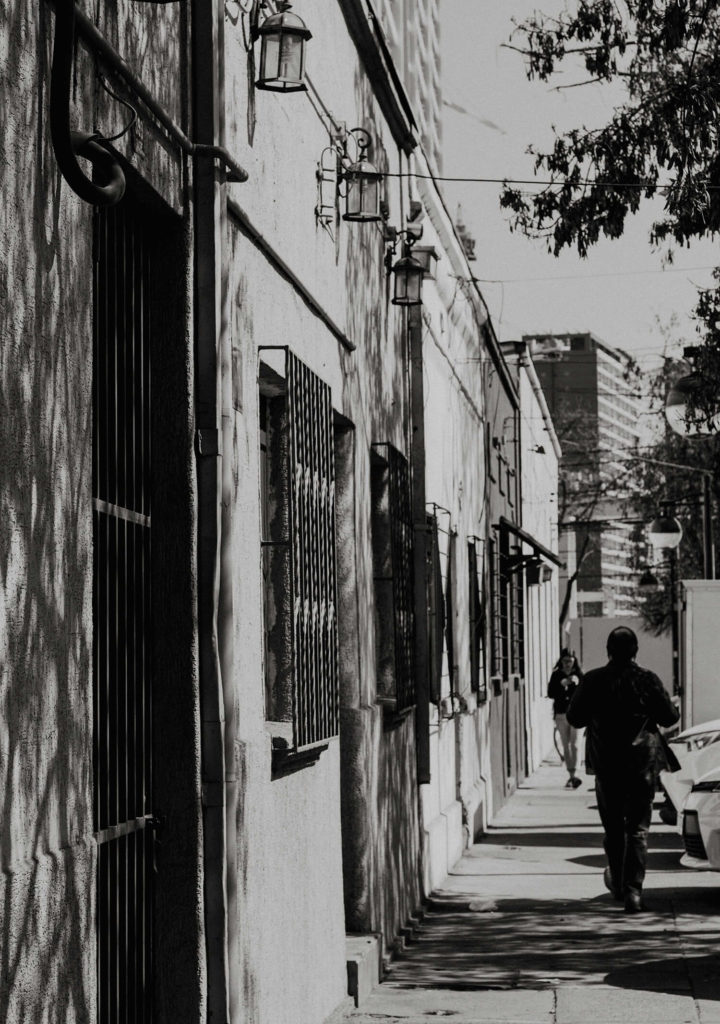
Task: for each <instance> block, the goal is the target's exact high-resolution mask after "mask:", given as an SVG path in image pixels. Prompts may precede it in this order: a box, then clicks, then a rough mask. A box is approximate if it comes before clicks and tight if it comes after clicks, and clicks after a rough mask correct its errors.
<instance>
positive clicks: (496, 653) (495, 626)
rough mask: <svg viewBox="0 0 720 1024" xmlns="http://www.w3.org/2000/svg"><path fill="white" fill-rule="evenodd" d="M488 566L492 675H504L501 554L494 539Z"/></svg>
mask: <svg viewBox="0 0 720 1024" xmlns="http://www.w3.org/2000/svg"><path fill="white" fill-rule="evenodd" d="M488 564H489V570H490V571H489V575H490V588H489V590H490V593H489V597H490V673H491V674H492V675H493V676H499V675H501V673H502V625H501V621H500V605H501V595H500V554H499V551H498V544H497V541H496V540H495V539H494V538H492V537H491V538H490V540H489V541H488Z"/></svg>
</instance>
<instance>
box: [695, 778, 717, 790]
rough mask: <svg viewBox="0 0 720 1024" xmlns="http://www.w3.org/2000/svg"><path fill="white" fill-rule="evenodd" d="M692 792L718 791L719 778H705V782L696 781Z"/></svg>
mask: <svg viewBox="0 0 720 1024" xmlns="http://www.w3.org/2000/svg"><path fill="white" fill-rule="evenodd" d="M691 792H692V793H720V779H707V780H706V781H705V782H696V783H695V785H694V786H693V788H692V790H691Z"/></svg>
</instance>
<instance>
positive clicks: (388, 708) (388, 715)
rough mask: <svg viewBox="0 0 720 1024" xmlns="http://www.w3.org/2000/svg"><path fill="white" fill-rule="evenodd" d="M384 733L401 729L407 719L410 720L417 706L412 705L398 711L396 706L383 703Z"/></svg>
mask: <svg viewBox="0 0 720 1024" xmlns="http://www.w3.org/2000/svg"><path fill="white" fill-rule="evenodd" d="M382 709H383V731H384V732H391V731H392V730H393V729H397V728H399V727H400V726H401V725H402V724H403V722H404V721H405V719H406V718H408V717H409V716H410V715H411V714H412V712H413V711H414V710H415V705H414V704H411V705H410V706H409V707H407V708H402V709H400V710H398V708H397V707H396V706H395V704H389V703H387V704H386V703H383V705H382Z"/></svg>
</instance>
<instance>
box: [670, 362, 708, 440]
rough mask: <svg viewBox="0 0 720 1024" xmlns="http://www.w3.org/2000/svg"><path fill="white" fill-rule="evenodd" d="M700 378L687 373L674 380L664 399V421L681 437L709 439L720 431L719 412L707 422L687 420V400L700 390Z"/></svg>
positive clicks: (697, 375) (698, 375) (696, 374)
mask: <svg viewBox="0 0 720 1024" xmlns="http://www.w3.org/2000/svg"><path fill="white" fill-rule="evenodd" d="M702 383H703V381H702V377H701V376H700V374H698V373H687V374H685V376H684V377H680V379H679V380H676V381H675V383H674V384H673V385H672V387H671V388H670V390H669V391H668V395H667V398H666V399H665V419H666V420H667V421H668V424H669V425H670V428H671V429H672V430H674V431H675V433H676V434H680V436H681V437H709V436H710V435H712V434H716V433H717V432H718V431H719V430H720V412H717V413H715V415H714V416H712V417H711V418H710V419H709V420H703V419H700V420H698V419H696V418H694V419H693V420H692V421H690V420H688V418H687V412H688V404H689V400H690V399H691V398H692V397H693V396H695V395H697V393H698V392H699V391H700V390H701V388H702Z"/></svg>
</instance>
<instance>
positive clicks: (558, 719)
mask: <svg viewBox="0 0 720 1024" xmlns="http://www.w3.org/2000/svg"><path fill="white" fill-rule="evenodd" d="M581 679H582V672H581V671H580V666H579V665H578V660H577V658H576V657H575V655H574V654H571V653H570V651H568V650H567V649H564V650H563V652H562V654H561V655H560V660H559V661H558V663H557V665H556V666H555V668H554V670H553V673H552V675H551V676H550V682H549V683H548V691H547V695H548V697H550V698H552V702H553V716H554V718H555V728H556V729H557V731H558V735H559V737H560V743H561V744H562V750H563V760H564V761H565V767H566V768H567V771H568V780H567V782H566V783H565V788H566V789H577V787H578V786H580V785H581V780H580V779H579V778H578V777H577V774H576V772H577V729H574V728H573V727H572V725H570V723H569V722H568V720H567V709H568V705H569V704H570V701H571V700H572V696H573V694H574V693H575V690H576V689H577V687H578V684H579V682H580V680H581Z"/></svg>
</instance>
